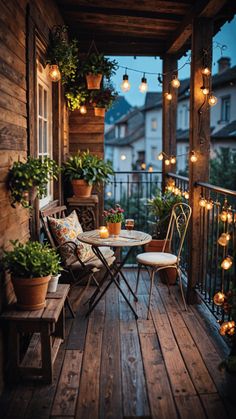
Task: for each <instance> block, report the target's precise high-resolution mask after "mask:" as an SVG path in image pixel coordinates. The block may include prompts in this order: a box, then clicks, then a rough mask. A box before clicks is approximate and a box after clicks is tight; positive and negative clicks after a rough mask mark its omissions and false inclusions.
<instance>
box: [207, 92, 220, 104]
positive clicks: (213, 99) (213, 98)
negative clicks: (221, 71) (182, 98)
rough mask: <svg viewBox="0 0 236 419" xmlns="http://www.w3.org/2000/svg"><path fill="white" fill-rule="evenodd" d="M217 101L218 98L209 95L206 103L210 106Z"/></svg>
mask: <svg viewBox="0 0 236 419" xmlns="http://www.w3.org/2000/svg"><path fill="white" fill-rule="evenodd" d="M217 102H218V99H217V97H216V96H214V95H211V96H210V97H209V99H208V103H209V105H210V106H215V105H216V104H217Z"/></svg>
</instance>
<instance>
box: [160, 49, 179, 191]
mask: <svg viewBox="0 0 236 419" xmlns="http://www.w3.org/2000/svg"><path fill="white" fill-rule="evenodd" d="M162 68H163V71H162V72H163V84H162V151H164V153H166V154H167V155H168V156H171V155H173V156H176V117H177V100H178V89H175V88H173V87H172V86H171V84H170V82H171V80H172V77H173V71H175V73H174V74H175V75H176V76H177V75H178V72H176V69H177V58H176V55H170V54H167V55H165V56H164V58H163V67H162ZM168 92H170V93H171V94H172V100H168V99H167V98H166V93H168ZM175 168H176V165H171V166H166V165H165V162H164V160H163V163H162V190H163V192H164V190H165V175H166V173H167V172H169V171H171V172H175Z"/></svg>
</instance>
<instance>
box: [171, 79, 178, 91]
mask: <svg viewBox="0 0 236 419" xmlns="http://www.w3.org/2000/svg"><path fill="white" fill-rule="evenodd" d="M171 86H172V87H174V88H175V89H178V87H179V86H180V81H179V79H178V78H177V77H174V78H173V79H172V80H171Z"/></svg>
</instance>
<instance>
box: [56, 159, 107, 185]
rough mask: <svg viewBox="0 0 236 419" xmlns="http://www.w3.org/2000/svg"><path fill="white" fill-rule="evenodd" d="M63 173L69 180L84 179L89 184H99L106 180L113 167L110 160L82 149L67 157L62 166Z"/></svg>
mask: <svg viewBox="0 0 236 419" xmlns="http://www.w3.org/2000/svg"><path fill="white" fill-rule="evenodd" d="M63 174H64V177H65V179H66V180H69V181H72V180H74V179H84V180H86V182H87V183H88V184H89V185H95V184H96V185H101V184H103V183H106V182H108V180H109V176H110V175H112V174H113V169H112V165H111V163H110V162H105V161H104V160H103V159H101V158H99V157H98V156H95V155H92V154H90V152H89V151H84V152H78V154H76V155H75V156H71V157H69V158H68V160H67V161H66V162H65V163H64V166H63Z"/></svg>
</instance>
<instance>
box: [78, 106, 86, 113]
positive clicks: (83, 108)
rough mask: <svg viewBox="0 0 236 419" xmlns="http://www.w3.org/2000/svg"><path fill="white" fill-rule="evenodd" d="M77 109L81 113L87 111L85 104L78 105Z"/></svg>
mask: <svg viewBox="0 0 236 419" xmlns="http://www.w3.org/2000/svg"><path fill="white" fill-rule="evenodd" d="M79 111H80V113H81V114H82V115H85V114H86V113H87V108H86V106H85V105H82V106H80V108H79Z"/></svg>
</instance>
